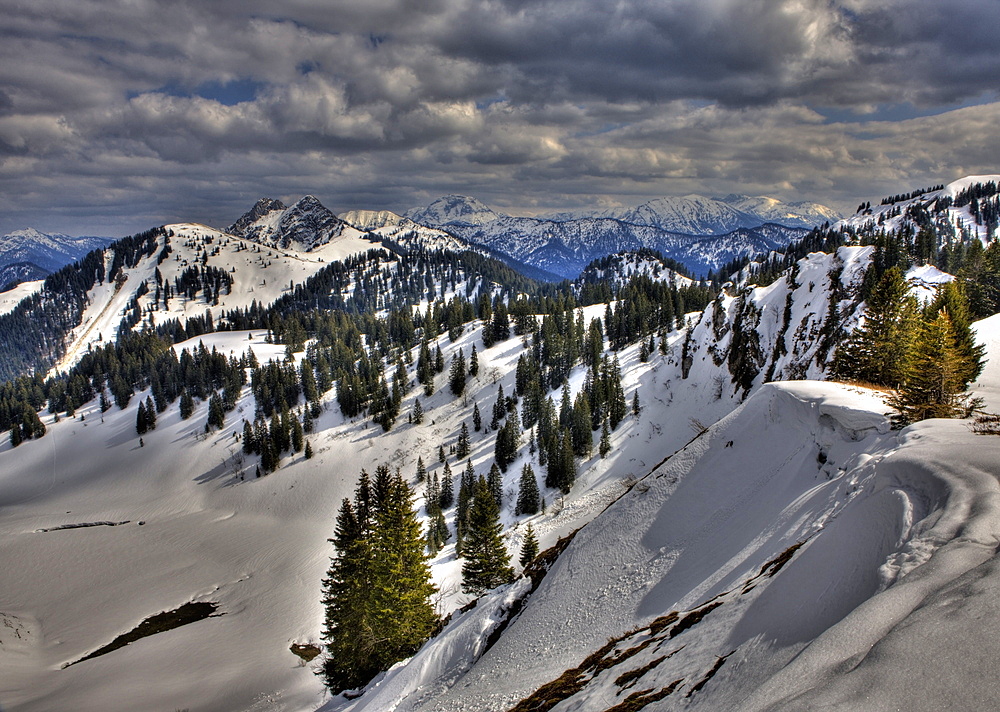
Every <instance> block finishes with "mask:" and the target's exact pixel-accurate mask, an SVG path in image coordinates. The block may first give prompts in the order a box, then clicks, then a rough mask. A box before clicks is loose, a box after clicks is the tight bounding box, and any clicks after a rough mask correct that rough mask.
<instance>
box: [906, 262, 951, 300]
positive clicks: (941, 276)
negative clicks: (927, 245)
mask: <svg viewBox="0 0 1000 712" xmlns="http://www.w3.org/2000/svg"><path fill="white" fill-rule="evenodd" d="M953 279H955V278H954V277H953V276H952V275H950V274H948V273H947V272H942V271H941V270H939V269H938V268H937V267H935V266H934V265H920V266H915V267H911V268H910V269H909V270H907V272H906V280H907V281H908V282H909V283H910V293H911V294H913V295H914V296H915V297H916V298H917V299H919V300H920V302H921V303H926V302H929V301H931V300H932V299H934V297H935V296H937V288H938V287H939V286H941V285H942V284H947V283H948V282H951V281H952V280H953Z"/></svg>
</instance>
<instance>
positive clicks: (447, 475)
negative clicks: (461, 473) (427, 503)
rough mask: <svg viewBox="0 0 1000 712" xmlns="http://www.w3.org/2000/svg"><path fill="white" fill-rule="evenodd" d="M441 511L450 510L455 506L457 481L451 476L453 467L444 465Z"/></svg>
mask: <svg viewBox="0 0 1000 712" xmlns="http://www.w3.org/2000/svg"><path fill="white" fill-rule="evenodd" d="M440 502H441V509H448V508H449V507H451V506H452V505H453V504H455V481H454V479H453V477H452V474H451V467H450V466H449V465H448V463H447V462H445V463H444V470H442V471H441V499H440Z"/></svg>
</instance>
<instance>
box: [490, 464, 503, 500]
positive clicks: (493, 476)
mask: <svg viewBox="0 0 1000 712" xmlns="http://www.w3.org/2000/svg"><path fill="white" fill-rule="evenodd" d="M486 484H488V485H489V487H490V494H492V495H493V499H494V500H495V501H496V503H497V509H498V510H499V509H503V475H502V474H501V473H500V468H499V467H497V465H496V463H495V462H494V463H493V466H492V467H490V474H489V477H488V478H487V480H486Z"/></svg>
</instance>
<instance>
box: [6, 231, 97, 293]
mask: <svg viewBox="0 0 1000 712" xmlns="http://www.w3.org/2000/svg"><path fill="white" fill-rule="evenodd" d="M111 242H113V238H110V237H91V236H83V237H71V236H70V235H63V234H61V233H44V232H39V231H38V230H36V229H34V228H30V227H29V228H26V229H24V230H15V231H14V232H12V233H9V234H7V235H4V236H3V237H0V289H2V288H3V287H4V286H6V285H9V284H11V283H13V282H24V281H28V280H37V279H41V278H42V277H45V276H46V275H48V274H51V273H52V272H55V271H56V270H57V269H59V268H60V267H62V266H64V265H68V264H70V263H71V262H75V261H76V260H78V259H80V258H81V257H83V256H84V255H86V254H87V253H88V252H90V251H91V250H96V249H99V248H101V247H104V246H106V245H108V244H110V243H111Z"/></svg>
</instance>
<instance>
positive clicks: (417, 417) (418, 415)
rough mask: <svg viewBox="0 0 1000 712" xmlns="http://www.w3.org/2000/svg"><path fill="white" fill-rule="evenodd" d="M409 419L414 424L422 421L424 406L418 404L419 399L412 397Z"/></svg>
mask: <svg viewBox="0 0 1000 712" xmlns="http://www.w3.org/2000/svg"><path fill="white" fill-rule="evenodd" d="M411 420H412V421H413V424H414V425H420V424H421V423H423V422H424V407H423V406H422V405H420V399H419V398H414V399H413V412H412V413H411Z"/></svg>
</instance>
